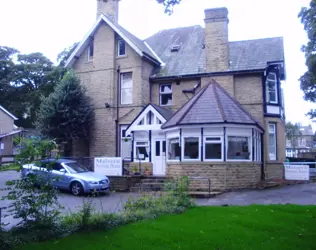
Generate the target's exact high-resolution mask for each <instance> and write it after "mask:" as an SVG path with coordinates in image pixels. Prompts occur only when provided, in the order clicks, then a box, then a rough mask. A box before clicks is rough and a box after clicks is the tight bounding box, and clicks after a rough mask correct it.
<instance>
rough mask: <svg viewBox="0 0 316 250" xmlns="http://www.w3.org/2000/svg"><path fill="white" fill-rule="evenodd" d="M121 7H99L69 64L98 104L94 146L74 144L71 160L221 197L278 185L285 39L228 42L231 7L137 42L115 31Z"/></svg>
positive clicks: (102, 3)
mask: <svg viewBox="0 0 316 250" xmlns="http://www.w3.org/2000/svg"><path fill="white" fill-rule="evenodd" d="M118 7H119V4H118V2H117V1H115V0H109V1H97V8H98V9H97V20H96V22H95V24H94V26H93V27H92V29H91V30H90V31H89V32H88V34H87V35H86V37H85V38H84V39H83V40H82V41H81V43H80V44H79V45H78V47H77V48H76V49H75V51H74V52H73V54H72V55H71V56H70V58H69V59H68V61H67V64H66V66H67V67H69V68H72V69H74V70H75V72H76V73H77V74H78V76H79V77H80V79H81V83H82V84H83V85H84V86H85V87H86V88H87V93H88V95H89V96H91V98H92V100H93V105H94V107H95V122H94V125H93V127H92V128H91V134H90V138H89V143H85V142H84V141H82V142H81V141H77V142H76V143H75V144H74V145H73V154H74V155H84V156H87V155H89V156H121V157H123V158H124V160H125V161H130V162H131V164H130V165H133V164H137V163H138V162H139V161H141V164H142V167H147V168H150V169H152V173H153V174H154V175H163V176H164V175H166V176H170V177H178V176H184V175H185V176H189V177H192V178H194V177H199V178H206V179H210V180H211V182H212V187H213V188H215V189H218V190H227V189H233V188H244V187H252V186H255V185H256V184H258V182H260V180H262V179H264V178H276V177H277V178H282V177H283V164H282V163H283V161H284V160H285V128H284V103H283V94H282V88H281V81H282V80H285V64H284V50H283V39H282V38H281V37H275V38H266V39H257V40H247V41H234V42H231V41H228V10H227V9H226V8H216V9H207V10H205V16H204V21H205V27H201V26H199V25H196V26H191V27H181V28H175V29H169V30H162V31H160V32H158V33H157V34H154V35H153V36H151V37H149V38H147V39H145V40H140V39H139V38H137V37H136V36H134V35H133V34H131V33H130V32H128V31H127V30H126V29H125V28H123V27H122V26H120V25H119V24H118V13H119V11H118ZM201 18H203V17H201ZM197 179H198V178H197ZM197 185H198V184H197Z"/></svg>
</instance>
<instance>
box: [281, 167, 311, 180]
mask: <svg viewBox="0 0 316 250" xmlns="http://www.w3.org/2000/svg"><path fill="white" fill-rule="evenodd" d="M284 170H285V179H286V180H296V181H308V180H309V166H308V165H292V164H289V165H284Z"/></svg>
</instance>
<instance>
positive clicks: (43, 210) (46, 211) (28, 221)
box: [2, 139, 61, 227]
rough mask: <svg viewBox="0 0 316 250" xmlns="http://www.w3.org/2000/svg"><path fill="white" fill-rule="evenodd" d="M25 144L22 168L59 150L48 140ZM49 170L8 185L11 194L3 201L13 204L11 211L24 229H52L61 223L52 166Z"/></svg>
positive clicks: (20, 159) (48, 167) (27, 141)
mask: <svg viewBox="0 0 316 250" xmlns="http://www.w3.org/2000/svg"><path fill="white" fill-rule="evenodd" d="M21 145H22V150H21V153H20V154H19V155H18V156H17V157H16V160H17V162H18V163H19V164H20V168H22V166H23V165H24V164H30V163H34V161H35V160H40V159H42V158H47V157H49V156H50V152H51V151H52V150H53V149H54V148H56V144H55V142H54V141H48V140H35V139H33V140H31V139H24V140H22V141H21ZM52 163H53V162H52ZM52 163H51V164H52ZM35 164H37V165H38V163H36V162H35ZM46 167H47V171H41V172H40V174H38V175H35V174H29V175H28V176H27V178H22V179H19V180H14V181H12V182H10V183H7V184H8V185H7V188H6V189H7V190H8V191H9V192H8V194H7V195H6V196H4V197H3V198H2V199H8V200H12V201H13V203H12V206H13V209H12V210H11V212H12V213H13V216H14V218H17V219H20V220H21V222H20V225H22V226H27V227H30V226H31V227H42V226H44V227H49V226H51V225H53V224H54V223H55V222H56V220H58V215H59V213H60V212H59V210H60V208H61V206H60V205H59V203H58V197H57V194H58V190H57V189H56V188H55V187H54V185H53V183H54V181H55V180H54V179H53V178H50V171H51V168H50V166H49V165H47V166H46ZM38 186H39V188H38Z"/></svg>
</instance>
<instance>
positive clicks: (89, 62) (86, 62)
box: [84, 60, 93, 64]
mask: <svg viewBox="0 0 316 250" xmlns="http://www.w3.org/2000/svg"><path fill="white" fill-rule="evenodd" d="M92 63H93V60H89V61H85V62H84V64H92Z"/></svg>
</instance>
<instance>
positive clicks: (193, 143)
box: [183, 137, 200, 160]
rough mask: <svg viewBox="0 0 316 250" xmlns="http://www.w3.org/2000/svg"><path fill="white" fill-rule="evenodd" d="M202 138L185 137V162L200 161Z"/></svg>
mask: <svg viewBox="0 0 316 250" xmlns="http://www.w3.org/2000/svg"><path fill="white" fill-rule="evenodd" d="M199 141H200V138H199V137H184V138H183V145H184V149H183V151H184V154H183V160H198V159H200V143H199Z"/></svg>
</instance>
